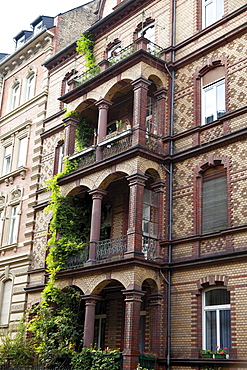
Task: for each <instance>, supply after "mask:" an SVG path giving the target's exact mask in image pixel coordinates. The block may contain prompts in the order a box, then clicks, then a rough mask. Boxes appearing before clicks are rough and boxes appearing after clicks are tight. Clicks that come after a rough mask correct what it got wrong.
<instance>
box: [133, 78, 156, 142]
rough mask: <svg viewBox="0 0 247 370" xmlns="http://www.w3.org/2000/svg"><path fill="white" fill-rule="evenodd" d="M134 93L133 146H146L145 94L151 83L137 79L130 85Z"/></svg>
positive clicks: (143, 79) (144, 79)
mask: <svg viewBox="0 0 247 370" xmlns="http://www.w3.org/2000/svg"><path fill="white" fill-rule="evenodd" d="M131 84H132V85H133V91H134V104H133V141H132V143H133V145H142V146H145V145H146V110H147V93H148V87H149V85H151V82H150V81H148V80H147V79H146V78H144V77H139V78H138V79H136V80H135V81H133V82H132V83H131Z"/></svg>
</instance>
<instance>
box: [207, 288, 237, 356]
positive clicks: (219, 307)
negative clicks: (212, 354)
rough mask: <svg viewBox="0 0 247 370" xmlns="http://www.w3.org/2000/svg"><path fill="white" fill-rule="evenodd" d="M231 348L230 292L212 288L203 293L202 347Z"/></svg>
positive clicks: (213, 348)
mask: <svg viewBox="0 0 247 370" xmlns="http://www.w3.org/2000/svg"><path fill="white" fill-rule="evenodd" d="M216 346H218V347H220V348H225V347H226V348H231V318H230V292H229V291H227V290H226V289H225V288H214V289H210V290H208V291H205V292H204V294H203V348H204V349H209V350H211V351H214V350H215V347H216Z"/></svg>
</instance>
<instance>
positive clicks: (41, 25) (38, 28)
mask: <svg viewBox="0 0 247 370" xmlns="http://www.w3.org/2000/svg"><path fill="white" fill-rule="evenodd" d="M42 28H43V22H42V21H40V22H39V23H38V24H36V26H34V29H33V34H34V35H35V34H36V33H38V32H39V31H40V30H41V29H42Z"/></svg>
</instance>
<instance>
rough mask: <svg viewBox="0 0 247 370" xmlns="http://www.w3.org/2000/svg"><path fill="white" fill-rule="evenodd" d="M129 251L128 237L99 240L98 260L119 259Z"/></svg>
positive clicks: (97, 247)
mask: <svg viewBox="0 0 247 370" xmlns="http://www.w3.org/2000/svg"><path fill="white" fill-rule="evenodd" d="M126 251H127V237H126V236H122V237H121V238H116V239H107V240H102V241H99V242H98V243H97V245H96V261H97V262H103V261H106V260H112V259H119V258H122V257H123V256H124V252H126Z"/></svg>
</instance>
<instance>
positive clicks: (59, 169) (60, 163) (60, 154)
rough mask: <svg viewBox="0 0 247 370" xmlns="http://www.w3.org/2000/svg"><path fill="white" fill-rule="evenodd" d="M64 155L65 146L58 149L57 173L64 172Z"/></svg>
mask: <svg viewBox="0 0 247 370" xmlns="http://www.w3.org/2000/svg"><path fill="white" fill-rule="evenodd" d="M63 155H64V144H62V145H60V146H59V147H58V164H57V173H60V172H62V167H63Z"/></svg>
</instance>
